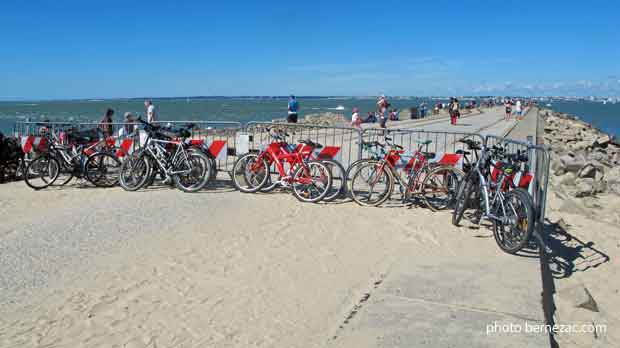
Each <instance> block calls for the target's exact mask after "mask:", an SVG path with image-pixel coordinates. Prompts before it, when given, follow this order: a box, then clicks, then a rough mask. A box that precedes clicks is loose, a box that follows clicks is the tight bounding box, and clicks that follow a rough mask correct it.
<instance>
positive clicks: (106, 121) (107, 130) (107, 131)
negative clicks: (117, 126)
mask: <svg viewBox="0 0 620 348" xmlns="http://www.w3.org/2000/svg"><path fill="white" fill-rule="evenodd" d="M112 116H114V110H112V109H110V108H108V109H107V110H106V111H105V114H104V115H103V118H102V119H101V122H99V129H101V131H102V132H103V135H104V136H105V137H106V138H107V137H111V136H112V133H113V132H114V127H113V125H112V122H114V120H113V119H112Z"/></svg>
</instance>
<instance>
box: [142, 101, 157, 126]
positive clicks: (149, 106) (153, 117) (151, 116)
mask: <svg viewBox="0 0 620 348" xmlns="http://www.w3.org/2000/svg"><path fill="white" fill-rule="evenodd" d="M144 108H145V109H146V120H147V122H148V123H153V122H156V121H157V113H156V112H155V105H153V102H152V101H151V100H150V99H147V100H145V101H144Z"/></svg>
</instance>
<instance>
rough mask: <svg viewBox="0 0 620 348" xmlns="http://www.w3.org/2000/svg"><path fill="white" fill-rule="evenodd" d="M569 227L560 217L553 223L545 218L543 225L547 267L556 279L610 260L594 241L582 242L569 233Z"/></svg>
mask: <svg viewBox="0 0 620 348" xmlns="http://www.w3.org/2000/svg"><path fill="white" fill-rule="evenodd" d="M569 227H570V226H569V225H568V224H566V223H565V222H564V220H562V219H560V220H559V221H557V222H555V223H552V222H550V221H549V220H547V223H545V226H544V228H545V231H544V236H545V237H544V238H545V244H546V246H547V255H548V256H549V268H550V271H551V274H552V275H553V277H554V278H556V279H562V278H568V277H570V276H571V275H572V274H573V273H575V272H585V271H587V270H589V269H591V268H596V267H598V266H600V265H602V264H604V263H606V262H609V260H610V258H609V256H608V255H607V254H605V253H604V252H603V251H601V250H599V249H597V248H596V247H595V244H594V242H592V241H589V242H584V241H582V240H581V239H579V238H577V237H576V236H575V235H572V234H570V233H569V232H568V231H567V230H568V229H569Z"/></svg>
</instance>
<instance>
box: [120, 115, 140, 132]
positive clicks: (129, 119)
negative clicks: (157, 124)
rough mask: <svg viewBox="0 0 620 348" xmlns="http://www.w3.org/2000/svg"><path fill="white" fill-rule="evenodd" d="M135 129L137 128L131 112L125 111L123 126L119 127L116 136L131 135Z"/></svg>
mask: <svg viewBox="0 0 620 348" xmlns="http://www.w3.org/2000/svg"><path fill="white" fill-rule="evenodd" d="M136 130H138V125H137V124H136V119H135V118H134V117H133V114H132V113H131V112H126V113H125V124H123V127H121V129H119V130H118V137H119V138H124V137H128V136H131V135H133V134H134V133H135V131H136Z"/></svg>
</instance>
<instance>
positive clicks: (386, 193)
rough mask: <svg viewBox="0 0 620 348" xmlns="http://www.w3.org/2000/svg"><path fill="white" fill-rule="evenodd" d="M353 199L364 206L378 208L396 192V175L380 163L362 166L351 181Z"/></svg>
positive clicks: (367, 163) (369, 163)
mask: <svg viewBox="0 0 620 348" xmlns="http://www.w3.org/2000/svg"><path fill="white" fill-rule="evenodd" d="M350 189H351V191H350V193H351V198H353V200H354V201H355V202H356V203H357V204H359V205H363V206H372V207H376V206H379V205H381V204H383V202H385V201H386V200H388V198H390V196H391V195H392V191H394V175H393V174H392V171H391V170H389V169H388V168H387V167H386V166H385V165H381V162H379V161H368V162H366V163H365V164H363V165H361V166H360V167H359V168H358V170H357V171H356V172H355V173H354V174H353V179H351V187H350Z"/></svg>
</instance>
